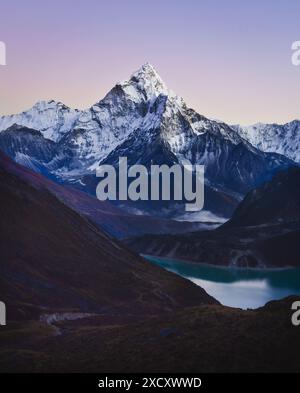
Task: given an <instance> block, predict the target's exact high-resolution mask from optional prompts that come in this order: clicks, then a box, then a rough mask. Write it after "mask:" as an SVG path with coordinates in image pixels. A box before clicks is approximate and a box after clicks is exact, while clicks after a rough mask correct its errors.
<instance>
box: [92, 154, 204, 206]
mask: <svg viewBox="0 0 300 393" xmlns="http://www.w3.org/2000/svg"><path fill="white" fill-rule="evenodd" d="M118 168H119V174H118V176H117V173H116V169H115V167H114V166H113V165H109V164H106V165H100V166H99V168H97V169H96V175H97V177H103V179H102V180H101V181H100V182H99V184H98V186H97V189H96V195H97V198H98V199H99V200H101V201H105V200H113V201H115V200H117V199H118V200H123V201H124V200H128V199H130V200H132V201H138V200H143V201H148V200H149V199H151V200H152V201H158V200H160V199H161V200H163V201H170V200H171V199H172V198H173V199H174V200H176V201H182V200H183V199H184V200H186V201H189V202H192V201H194V202H193V203H186V204H185V210H186V211H199V210H202V209H203V206H204V165H192V164H191V163H190V162H189V161H188V160H184V161H183V162H182V165H179V164H174V165H172V166H171V167H170V166H168V165H166V164H163V165H151V166H150V174H149V172H148V169H147V167H146V166H144V165H132V166H131V167H129V168H128V165H127V157H119V166H118ZM149 176H150V181H149ZM129 178H133V180H132V181H131V182H130V183H129V182H128V180H129ZM117 179H119V181H117ZM193 180H194V181H193ZM117 183H118V187H117ZM172 185H173V186H172ZM149 186H150V192H149ZM194 189H195V191H194Z"/></svg>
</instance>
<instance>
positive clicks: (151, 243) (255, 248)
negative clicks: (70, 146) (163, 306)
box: [127, 168, 300, 267]
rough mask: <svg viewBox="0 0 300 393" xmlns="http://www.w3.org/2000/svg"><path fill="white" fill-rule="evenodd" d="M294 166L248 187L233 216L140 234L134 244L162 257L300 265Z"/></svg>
mask: <svg viewBox="0 0 300 393" xmlns="http://www.w3.org/2000/svg"><path fill="white" fill-rule="evenodd" d="M299 191H300V170H299V168H291V169H289V170H288V171H284V172H280V173H278V174H277V175H276V176H275V177H274V178H273V179H272V180H271V181H270V182H267V183H266V184H264V185H263V186H261V187H259V188H257V189H254V190H252V191H250V192H249V193H248V194H247V195H246V197H245V198H244V200H243V201H242V202H241V203H240V205H239V206H238V207H237V209H236V211H235V212H234V214H233V217H232V218H231V219H230V220H229V221H228V222H226V223H225V224H223V225H222V226H221V227H219V228H217V229H215V230H213V231H201V232H193V233H187V234H182V235H171V236H170V235H162V236H159V237H158V236H155V235H144V236H141V237H137V238H133V239H128V240H127V243H128V245H129V246H130V247H132V248H133V249H134V250H136V251H138V252H141V253H144V254H148V255H157V256H162V257H167V258H175V259H183V260H190V261H194V262H201V263H211V264H215V265H225V266H237V267H282V266H300V248H299V241H300V194H299Z"/></svg>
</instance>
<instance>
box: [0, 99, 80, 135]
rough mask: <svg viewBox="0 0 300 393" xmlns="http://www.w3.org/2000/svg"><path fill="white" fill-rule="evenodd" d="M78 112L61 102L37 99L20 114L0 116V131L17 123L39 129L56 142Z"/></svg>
mask: <svg viewBox="0 0 300 393" xmlns="http://www.w3.org/2000/svg"><path fill="white" fill-rule="evenodd" d="M79 114H80V111H78V110H76V109H71V108H69V107H67V106H66V105H64V104H63V103H62V102H57V101H54V100H50V101H46V100H43V101H38V102H37V103H35V104H34V105H33V107H32V108H30V109H28V110H27V111H24V112H22V113H20V114H16V115H10V116H1V117H0V131H3V130H6V129H8V128H9V127H11V126H12V125H14V124H18V125H19V126H24V127H27V128H31V129H34V130H37V131H40V132H41V133H42V135H43V136H44V138H46V139H50V140H52V141H54V142H58V141H59V140H60V139H61V138H62V137H63V136H64V134H65V133H67V132H68V131H70V129H71V128H72V127H73V126H74V124H75V122H76V120H77V119H78V117H79Z"/></svg>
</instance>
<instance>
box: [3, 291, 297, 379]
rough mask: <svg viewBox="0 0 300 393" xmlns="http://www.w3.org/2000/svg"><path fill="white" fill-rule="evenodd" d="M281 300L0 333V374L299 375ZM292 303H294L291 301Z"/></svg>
mask: <svg viewBox="0 0 300 393" xmlns="http://www.w3.org/2000/svg"><path fill="white" fill-rule="evenodd" d="M294 300H296V298H286V299H285V300H282V301H275V302H271V303H269V304H267V305H266V306H265V307H263V308H262V309H258V310H254V311H251V310H248V311H242V310H239V309H232V308H228V307H223V306H220V305H203V306H198V307H193V308H187V309H185V310H182V311H179V312H176V313H172V314H167V315H163V316H160V317H153V318H147V319H144V320H141V321H139V322H137V321H136V320H135V321H132V320H130V319H129V318H127V319H126V318H125V317H124V316H123V317H122V316H117V315H116V316H111V317H107V316H106V317H105V316H98V317H91V318H87V319H82V320H78V321H71V322H70V321H69V322H59V323H57V324H56V327H58V328H59V332H58V335H57V330H56V329H55V328H54V327H53V326H48V325H46V324H45V323H41V322H33V321H31V322H27V323H26V324H24V323H23V324H20V323H14V324H12V326H11V328H10V330H9V331H8V330H7V331H5V330H3V331H2V330H1V334H0V345H1V347H2V351H1V353H0V369H1V370H2V371H25V372H55V371H56V372H96V373H99V372H103V373H107V372H199V373H201V372H251V371H252V372H285V371H286V372H299V371H300V365H299V351H300V328H299V327H296V326H293V325H292V323H291V304H292V302H293V301H294ZM297 300H299V298H298V299H297Z"/></svg>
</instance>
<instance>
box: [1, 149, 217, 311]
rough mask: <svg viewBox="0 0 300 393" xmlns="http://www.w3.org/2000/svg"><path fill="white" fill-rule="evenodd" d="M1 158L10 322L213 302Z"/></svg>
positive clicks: (4, 285) (4, 279)
mask: <svg viewBox="0 0 300 393" xmlns="http://www.w3.org/2000/svg"><path fill="white" fill-rule="evenodd" d="M22 173H23V169H22V168H21V167H19V166H18V165H16V164H15V163H13V162H12V161H11V159H9V158H8V157H6V156H4V155H3V154H2V153H1V154H0V191H1V192H0V201H1V208H0V210H1V221H0V233H1V239H0V254H1V255H0V259H1V278H0V281H1V285H0V288H1V290H0V292H1V293H0V295H1V300H2V301H5V303H6V305H7V309H8V310H9V315H8V319H14V318H17V319H19V318H22V319H30V315H31V314H32V313H33V314H34V315H35V317H36V316H39V315H40V314H42V313H55V312H75V313H101V314H103V313H104V314H110V313H114V312H117V311H120V310H121V311H120V312H122V313H126V312H127V313H129V314H143V313H144V314H147V315H149V314H151V313H153V314H155V313H160V312H165V311H168V310H172V309H174V308H177V307H179V308H180V307H182V306H185V305H196V304H201V303H216V301H215V300H214V299H213V298H211V297H210V296H209V295H207V293H206V292H205V291H204V290H202V289H201V288H199V287H197V286H196V285H193V284H191V283H189V282H188V281H186V280H184V279H182V278H180V277H178V276H176V275H174V274H171V273H169V272H167V271H165V270H163V269H160V268H157V267H155V266H153V265H152V264H151V263H148V262H147V261H145V260H144V259H142V258H141V257H139V256H138V255H136V254H135V253H133V252H131V251H129V250H128V249H126V248H125V247H124V246H123V245H122V244H121V243H119V242H118V241H117V240H115V239H113V238H112V237H110V236H108V235H107V234H106V233H105V232H103V231H102V230H101V229H100V228H99V227H97V226H95V225H94V224H93V223H92V222H91V221H90V220H88V219H87V218H86V217H85V216H83V215H80V214H78V213H77V212H76V211H75V210H74V209H72V208H70V207H68V206H67V205H66V203H63V202H62V201H61V200H60V199H59V198H58V197H57V196H56V194H55V193H54V192H53V191H51V186H50V187H49V185H48V180H47V179H46V180H45V179H44V178H43V176H41V175H39V174H36V173H34V172H29V171H28V170H26V175H25V176H23V175H22Z"/></svg>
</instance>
